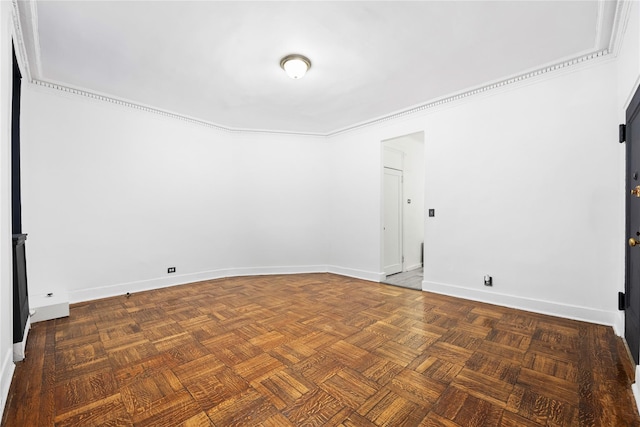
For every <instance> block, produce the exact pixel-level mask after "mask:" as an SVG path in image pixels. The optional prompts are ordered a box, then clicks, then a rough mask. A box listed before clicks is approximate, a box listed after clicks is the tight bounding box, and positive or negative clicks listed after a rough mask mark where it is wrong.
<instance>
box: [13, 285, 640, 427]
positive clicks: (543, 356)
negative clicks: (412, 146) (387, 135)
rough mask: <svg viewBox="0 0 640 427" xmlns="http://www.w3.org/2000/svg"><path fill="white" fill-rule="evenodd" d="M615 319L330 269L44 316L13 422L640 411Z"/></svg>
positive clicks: (614, 416)
mask: <svg viewBox="0 0 640 427" xmlns="http://www.w3.org/2000/svg"><path fill="white" fill-rule="evenodd" d="M621 343H622V341H621V340H620V339H619V338H617V337H615V336H614V334H613V331H612V330H611V328H608V327H604V326H598V325H592V324H587V323H581V322H576V321H571V320H565V319H559V318H553V317H548V316H543V315H537V314H532V313H527V312H523V311H518V310H513V309H507V308H501V307H496V306H491V305H487V304H481V303H475V302H470V301H465V300H460V299H456V298H450V297H445V296H440V295H435V294H431V293H427V292H421V291H415V290H410V289H403V288H399V287H394V286H388V285H381V284H376V283H371V282H366V281H360V280H356V279H350V278H345V277H341V276H336V275H331V274H304V275H291V276H268V277H240V278H232V279H221V280H214V281H209V282H201V283H195V284H190V285H184V286H177V287H172V288H166V289H160V290H154V291H151V292H144V293H139V294H134V295H132V296H131V297H130V298H126V297H125V296H122V297H115V298H109V299H104V300H98V301H93V302H87V303H83V304H78V305H75V306H73V307H72V308H71V316H70V317H69V318H66V319H58V320H55V321H49V322H42V323H37V324H35V325H34V326H33V329H32V331H31V333H30V335H29V341H28V345H27V359H26V360H25V361H24V362H21V363H20V364H18V366H17V369H16V374H15V376H14V382H13V384H12V386H11V391H10V395H9V400H8V403H7V407H6V409H5V414H4V418H3V422H2V425H3V426H19V427H24V426H38V427H40V426H51V425H56V426H98V425H110V426H116V425H118V426H129V425H135V426H210V425H213V426H220V427H229V426H277V427H283V426H350V427H355V426H394V427H395V426H524V427H526V426H539V425H548V426H637V425H640V419H639V417H638V415H637V411H636V407H635V403H634V400H633V396H632V393H631V390H630V380H629V377H630V375H632V372H633V371H632V366H631V364H630V363H629V362H628V357H627V355H626V354H624V353H623V352H624V351H625V349H624V347H623V346H622V344H621Z"/></svg>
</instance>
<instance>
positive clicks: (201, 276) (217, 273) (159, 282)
mask: <svg viewBox="0 0 640 427" xmlns="http://www.w3.org/2000/svg"><path fill="white" fill-rule="evenodd" d="M327 272H329V271H328V269H327V266H326V265H305V266H275V267H238V268H225V269H220V270H211V271H203V272H198V273H189V274H179V275H177V274H172V275H171V277H162V278H156V279H150V280H141V281H138V282H128V283H120V284H116V285H109V286H102V287H97V288H90V289H82V290H78V291H71V292H69V302H71V303H72V304H73V303H78V302H84V301H91V300H95V299H101V298H109V297H114V296H118V295H126V294H127V292H129V293H135V292H143V291H150V290H153V289H160V288H166V287H169V286H177V285H184V284H187V283H193V282H200V281H204V280H215V279H224V278H226V277H237V276H268V275H274V274H302V273H327ZM338 274H340V273H338Z"/></svg>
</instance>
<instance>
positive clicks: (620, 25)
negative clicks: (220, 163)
mask: <svg viewBox="0 0 640 427" xmlns="http://www.w3.org/2000/svg"><path fill="white" fill-rule="evenodd" d="M603 1H604V0H600V1H599V6H598V28H597V30H596V31H597V33H598V34H597V35H596V43H597V42H598V40H599V39H600V38H601V34H600V32H601V31H602V26H603V19H604V12H603V11H604V4H603ZM18 3H19V1H18V0H12V6H13V24H14V30H15V39H16V42H17V45H18V49H17V50H18V51H19V52H16V54H17V55H18V54H19V56H20V57H21V58H19V59H22V64H23V68H24V71H25V72H24V73H23V76H25V77H26V78H27V81H29V82H30V83H32V84H34V85H37V86H40V87H45V88H48V89H52V90H56V91H60V92H63V93H67V94H71V95H76V96H81V97H84V98H88V99H92V100H96V101H100V102H107V103H110V104H113V105H117V106H121V107H125V108H131V109H135V110H140V111H144V112H147V113H152V114H157V115H160V116H163V117H167V118H171V119H175V120H180V121H183V122H187V123H191V124H195V125H199V126H204V127H208V128H211V129H215V130H218V131H222V132H232V133H247V134H272V135H299V136H314V137H331V136H336V135H339V134H342V133H346V132H350V131H354V130H357V129H361V128H364V127H369V126H373V125H377V124H380V123H384V122H388V121H390V120H394V119H398V118H402V117H406V116H410V115H413V114H417V113H421V112H424V111H426V110H429V109H433V108H436V107H440V106H443V105H446V104H450V103H452V102H455V101H460V100H463V99H466V98H469V97H471V96H474V95H479V94H483V93H487V92H490V91H493V90H497V89H504V88H505V87H509V86H512V85H515V84H518V83H522V82H524V81H527V80H529V79H532V78H538V77H540V76H543V75H549V74H551V73H554V72H556V71H559V70H565V69H568V68H572V67H575V66H579V65H583V64H585V63H588V62H591V61H593V60H597V59H600V58H603V57H605V56H608V55H610V54H611V53H614V55H613V56H615V53H617V52H618V51H619V50H620V46H621V44H622V39H623V36H624V33H625V30H626V26H627V22H628V19H629V11H630V9H631V3H632V2H631V1H622V0H619V1H617V2H616V11H615V17H614V23H613V30H612V34H611V38H610V41H609V47H608V48H606V49H600V50H594V51H591V52H587V53H583V54H581V55H578V56H576V57H573V58H569V59H566V60H562V61H559V62H556V63H552V64H547V65H544V66H542V67H538V68H535V69H532V70H528V71H526V72H523V73H520V74H516V75H513V76H510V77H507V78H504V79H500V80H496V81H494V82H489V83H485V84H483V85H480V86H476V87H472V88H468V89H465V90H462V91H460V92H457V93H453V94H449V95H446V96H444V97H441V98H437V99H434V100H430V101H428V102H426V103H423V104H418V105H415V106H412V107H409V108H406V109H403V110H399V111H396V112H393V113H390V114H386V115H384V116H380V117H377V118H373V119H370V120H365V121H362V122H359V123H355V124H353V125H350V126H346V127H342V128H339V129H335V130H332V131H329V132H326V133H316V132H303V131H285V130H269V129H244V128H232V127H228V126H224V125H221V124H217V123H213V122H210V121H207V120H202V119H198V118H194V117H190V116H187V115H184V114H180V113H176V112H171V111H166V110H162V109H160V108H155V107H152V106H149V105H144V104H141V103H138V102H135V101H131V100H125V99H119V98H116V97H113V96H111V95H107V94H99V93H97V92H95V91H92V90H89V89H84V88H77V87H71V86H70V85H67V84H64V83H57V82H52V81H47V80H45V79H41V78H34V76H33V75H32V73H31V70H30V68H29V61H28V56H27V49H26V46H25V40H24V28H23V27H22V26H21V15H20V9H19V7H18ZM23 3H25V4H27V5H28V6H29V12H30V13H29V15H31V17H30V21H29V24H30V29H31V32H32V33H33V34H30V35H31V36H32V38H31V41H32V42H33V43H34V49H35V56H37V57H38V58H37V59H34V60H35V61H36V64H35V65H36V67H39V66H40V58H39V57H40V46H39V37H38V32H37V10H36V5H35V2H34V1H25V2H23ZM37 71H38V72H39V70H37ZM38 76H41V74H38Z"/></svg>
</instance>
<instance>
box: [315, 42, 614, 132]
mask: <svg viewBox="0 0 640 427" xmlns="http://www.w3.org/2000/svg"><path fill="white" fill-rule="evenodd" d="M608 55H609V51H608V49H603V50H600V51H596V52H592V53H588V54H584V55H581V56H578V57H576V58H573V59H569V60H566V61H563V62H558V63H553V64H550V65H547V66H544V67H542V68H537V69H533V70H530V71H528V72H525V73H522V74H517V75H514V76H512V77H509V78H506V79H502V80H498V81H495V82H492V83H488V84H484V85H481V86H477V87H474V88H470V89H465V90H463V91H461V92H458V93H455V94H451V95H447V96H444V97H442V98H438V99H435V100H433V101H429V102H427V103H425V104H420V105H417V106H414V107H411V108H408V109H405V110H400V111H397V112H395V113H391V114H388V115H384V116H381V117H378V118H376V119H372V120H367V121H364V122H360V123H356V124H354V125H352V126H348V127H344V128H342V129H338V130H335V131H333V132H330V133H328V134H327V136H335V135H339V134H342V133H345V132H350V131H353V130H357V129H361V128H364V127H369V126H373V125H376V124H379V123H384V122H387V121H389V120H395V119H399V118H401V117H406V116H409V115H413V114H416V113H420V112H423V111H426V110H429V109H432V108H436V107H440V106H442V105H445V104H450V103H452V102H455V101H460V100H463V99H465V98H469V97H471V96H474V95H479V94H482V93H485V92H490V91H493V90H498V89H503V88H506V87H508V86H511V85H514V84H518V83H522V82H525V81H527V80H530V79H533V78H538V77H541V76H543V75H547V74H551V73H553V72H557V71H560V70H565V69H569V68H572V67H576V66H579V65H583V64H585V63H588V62H591V61H593V60H597V59H600V58H603V57H606V56H608Z"/></svg>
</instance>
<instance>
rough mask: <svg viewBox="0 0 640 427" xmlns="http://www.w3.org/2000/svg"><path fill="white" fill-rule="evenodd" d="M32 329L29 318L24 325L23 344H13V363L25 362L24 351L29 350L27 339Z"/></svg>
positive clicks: (29, 317)
mask: <svg viewBox="0 0 640 427" xmlns="http://www.w3.org/2000/svg"><path fill="white" fill-rule="evenodd" d="M30 329H31V316H28V317H27V323H26V324H25V325H24V335H23V336H22V342H14V343H13V361H14V362H20V361H22V360H24V350H25V349H26V348H27V337H28V336H29V330H30Z"/></svg>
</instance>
